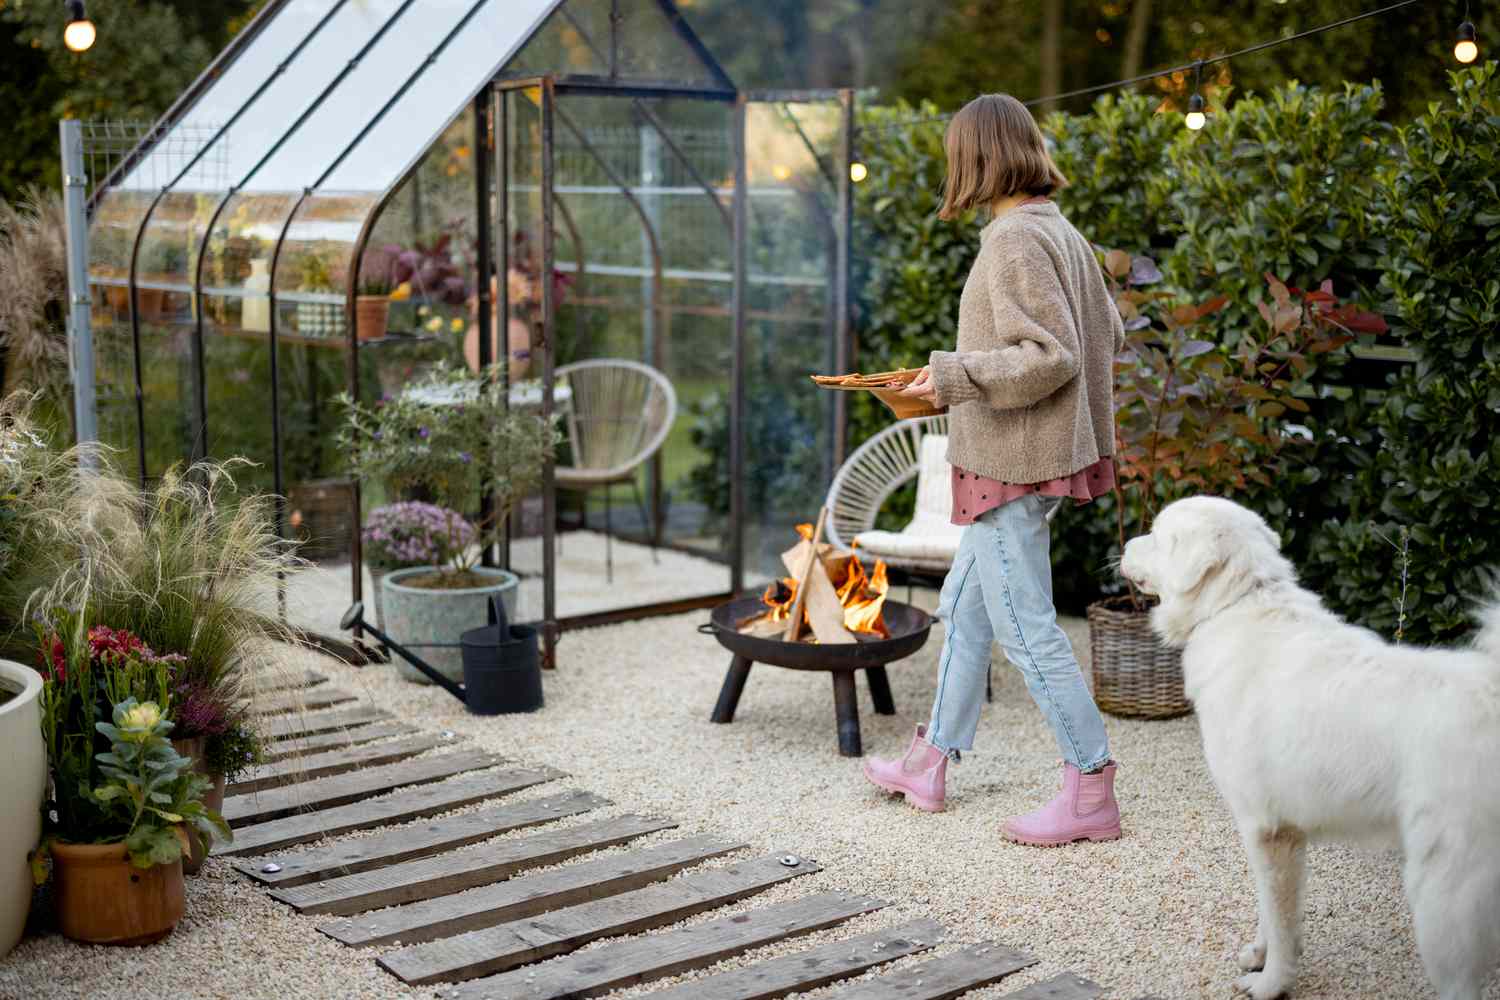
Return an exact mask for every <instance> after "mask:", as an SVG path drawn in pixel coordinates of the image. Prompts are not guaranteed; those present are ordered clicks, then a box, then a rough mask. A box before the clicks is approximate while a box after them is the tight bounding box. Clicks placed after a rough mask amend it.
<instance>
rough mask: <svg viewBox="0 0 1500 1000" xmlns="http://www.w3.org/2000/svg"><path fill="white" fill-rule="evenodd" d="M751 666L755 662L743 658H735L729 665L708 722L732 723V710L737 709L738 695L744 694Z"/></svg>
mask: <svg viewBox="0 0 1500 1000" xmlns="http://www.w3.org/2000/svg"><path fill="white" fill-rule="evenodd" d="M753 666H755V661H754V660H747V659H745V658H744V657H743V656H736V657H735V658H734V660H733V661H732V662H731V663H730V664H729V671H728V673H726V674H725V675H724V686H723V687H721V688H720V689H719V702H718V704H716V705H715V706H714V714H713V715H710V716H709V717H708V721H709V722H733V721H734V710H735V709H736V708H737V707H739V703H740V695H742V694H744V693H745V681H747V680H749V678H750V668H751V667H753Z"/></svg>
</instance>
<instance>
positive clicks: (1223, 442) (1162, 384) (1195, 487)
mask: <svg viewBox="0 0 1500 1000" xmlns="http://www.w3.org/2000/svg"><path fill="white" fill-rule="evenodd" d="M1104 270H1105V274H1106V275H1107V276H1108V278H1109V280H1110V282H1111V284H1112V287H1113V291H1114V293H1115V302H1116V305H1117V306H1118V307H1119V310H1120V315H1121V318H1122V319H1123V320H1124V321H1125V328H1126V331H1127V334H1126V344H1125V350H1124V351H1123V353H1122V354H1121V355H1120V357H1119V358H1118V359H1117V361H1116V366H1115V381H1116V391H1115V429H1116V449H1115V466H1116V481H1117V483H1118V489H1117V496H1116V503H1115V509H1116V516H1117V518H1118V532H1119V545H1120V548H1121V550H1123V549H1124V546H1125V539H1126V533H1127V531H1128V530H1129V528H1130V526H1129V524H1128V523H1127V522H1128V521H1134V531H1135V532H1136V533H1145V532H1147V531H1149V530H1150V528H1151V521H1152V518H1153V517H1154V516H1155V514H1156V512H1157V511H1158V510H1160V509H1161V508H1162V507H1163V506H1165V505H1166V504H1167V503H1170V502H1171V501H1173V500H1175V499H1178V498H1179V497H1182V496H1186V495H1189V494H1192V493H1214V494H1218V495H1222V496H1232V495H1234V494H1236V493H1244V492H1245V491H1247V490H1249V489H1251V488H1253V487H1254V486H1256V485H1261V486H1264V485H1266V484H1268V483H1270V482H1271V481H1272V478H1273V477H1274V476H1275V475H1276V470H1277V461H1278V457H1279V456H1280V455H1281V453H1282V452H1283V449H1285V448H1287V447H1289V446H1295V444H1296V443H1297V442H1299V441H1301V440H1302V437H1301V435H1300V434H1299V432H1298V431H1297V429H1296V428H1295V427H1294V426H1293V421H1294V420H1295V419H1296V418H1297V416H1298V415H1300V414H1305V413H1307V412H1308V410H1309V406H1308V402H1307V400H1308V399H1310V398H1313V397H1315V396H1316V395H1317V388H1316V386H1315V385H1314V383H1313V381H1312V379H1311V376H1312V375H1313V373H1314V369H1315V365H1314V363H1313V359H1314V358H1316V357H1318V356H1327V355H1330V354H1331V353H1332V352H1339V351H1343V350H1344V349H1345V347H1346V345H1348V344H1349V343H1351V342H1353V341H1354V340H1355V339H1356V338H1357V337H1359V336H1361V335H1372V334H1376V333H1381V332H1384V330H1385V322H1384V321H1383V320H1382V319H1380V317H1379V316H1376V315H1374V314H1372V313H1368V312H1364V311H1362V310H1360V309H1357V308H1355V307H1353V306H1350V305H1341V304H1340V303H1339V300H1338V298H1337V297H1336V296H1335V295H1334V293H1333V287H1332V283H1331V282H1326V281H1325V282H1324V283H1323V284H1322V286H1321V287H1320V288H1318V289H1316V290H1314V291H1303V290H1301V289H1297V288H1291V287H1288V286H1287V285H1286V284H1284V283H1283V282H1281V281H1280V280H1278V279H1276V278H1275V277H1273V276H1271V275H1266V283H1267V287H1268V291H1269V297H1270V301H1269V302H1259V303H1257V308H1258V310H1259V312H1260V315H1261V317H1262V319H1263V320H1264V326H1263V327H1262V328H1260V329H1258V330H1253V331H1250V332H1248V333H1246V334H1245V335H1244V336H1243V337H1241V338H1240V341H1239V343H1238V344H1237V345H1236V346H1235V347H1234V349H1233V350H1232V351H1230V350H1225V349H1224V348H1222V347H1221V346H1220V345H1218V344H1215V343H1213V342H1211V341H1208V340H1203V339H1200V338H1199V337H1197V336H1196V335H1195V334H1196V326H1197V324H1198V322H1199V321H1200V320H1202V319H1203V318H1204V317H1206V316H1209V315H1211V314H1212V313H1215V312H1217V311H1218V310H1219V309H1222V308H1223V307H1224V306H1225V305H1226V304H1227V301H1228V300H1227V299H1226V298H1225V297H1223V296H1219V297H1216V298H1213V299H1210V300H1208V301H1206V302H1203V303H1199V304H1194V303H1189V302H1183V301H1181V300H1180V299H1178V298H1177V297H1175V296H1173V295H1172V294H1171V293H1169V292H1163V291H1152V290H1149V286H1151V285H1153V284H1156V283H1157V282H1159V281H1160V280H1161V274H1160V272H1159V271H1158V270H1157V268H1156V265H1155V263H1154V262H1152V261H1151V260H1150V259H1149V258H1146V257H1134V258H1132V257H1131V256H1130V255H1129V254H1126V253H1124V252H1122V251H1119V250H1111V251H1109V252H1108V253H1106V254H1105V255H1104ZM1325 366H1326V363H1325ZM1127 508H1129V510H1128V512H1127ZM1150 605H1151V599H1150V598H1148V597H1146V596H1144V595H1142V594H1140V593H1138V592H1137V591H1136V590H1135V589H1134V588H1133V587H1130V586H1129V584H1128V583H1127V592H1126V593H1125V594H1123V595H1121V596H1119V597H1113V598H1106V599H1105V600H1103V601H1098V602H1096V603H1094V604H1092V605H1090V607H1089V609H1088V621H1089V644H1090V647H1091V652H1092V656H1093V674H1094V698H1095V700H1096V701H1097V702H1098V704H1099V707H1100V708H1102V709H1103V710H1105V711H1107V712H1110V713H1111V714H1114V715H1125V716H1137V717H1145V718H1168V717H1171V716H1174V715H1181V714H1183V713H1185V712H1188V711H1191V708H1192V706H1191V704H1190V703H1189V702H1188V700H1187V697H1186V695H1185V694H1184V692H1183V678H1182V663H1181V658H1180V654H1179V653H1178V651H1177V650H1175V649H1169V648H1167V647H1165V646H1163V645H1162V644H1161V643H1160V642H1159V641H1158V640H1157V639H1156V637H1155V635H1154V634H1153V633H1152V631H1151V626H1150V622H1149V615H1148V612H1149V610H1150Z"/></svg>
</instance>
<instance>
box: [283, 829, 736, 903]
mask: <svg viewBox="0 0 1500 1000" xmlns="http://www.w3.org/2000/svg"><path fill="white" fill-rule="evenodd" d="M676 825H677V824H676V823H674V822H672V821H671V820H662V819H650V818H648V817H645V816H617V817H615V818H613V819H602V820H596V821H595V822H592V823H583V824H580V825H579V826H574V827H569V828H568V829H566V830H549V831H547V832H545V833H538V834H533V835H532V836H530V837H517V838H515V839H513V840H501V841H496V842H495V843H492V844H482V845H480V846H479V847H471V848H467V849H465V850H462V851H454V852H451V853H448V854H438V855H435V856H433V857H429V858H418V859H417V860H415V861H403V862H402V863H401V864H399V865H391V866H390V867H389V868H379V869H376V870H374V871H367V872H358V873H356V874H354V875H343V876H340V877H339V878H331V879H328V880H327V881H326V882H311V883H309V884H307V885H299V886H292V887H290V888H284V889H275V890H273V891H272V892H271V897H272V898H273V899H279V900H281V902H283V903H285V904H287V905H288V906H290V907H293V908H294V909H296V910H297V912H299V913H307V914H317V913H332V914H337V915H340V916H342V915H347V914H350V913H362V912H364V911H365V910H376V909H379V908H380V907H382V906H398V905H400V904H402V903H415V902H417V901H418V900H422V899H432V898H433V897H435V896H446V895H448V894H450V893H454V892H462V891H464V890H465V889H473V888H475V887H476V886H481V885H489V884H490V883H492V882H499V881H500V880H501V879H507V878H510V877H511V876H512V875H514V874H515V873H516V872H519V871H525V870H526V869H527V868H539V867H541V866H542V865H552V864H557V863H558V862H559V861H566V860H567V859H568V858H572V857H577V856H578V855H580V854H587V853H588V852H590V851H599V850H603V849H604V848H606V847H615V846H617V845H619V844H624V843H627V842H628V841H631V840H634V839H636V838H637V837H644V836H645V835H646V834H648V833H656V832H658V831H660V830H670V829H672V828H673V827H674V826H676ZM731 849H732V848H731Z"/></svg>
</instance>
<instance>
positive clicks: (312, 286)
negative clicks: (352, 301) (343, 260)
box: [296, 248, 344, 340]
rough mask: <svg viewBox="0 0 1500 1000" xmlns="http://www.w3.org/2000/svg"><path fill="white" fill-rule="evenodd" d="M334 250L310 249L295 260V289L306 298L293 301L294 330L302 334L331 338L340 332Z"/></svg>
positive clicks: (340, 309)
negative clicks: (294, 309)
mask: <svg viewBox="0 0 1500 1000" xmlns="http://www.w3.org/2000/svg"><path fill="white" fill-rule="evenodd" d="M337 252H338V251H331V252H330V251H327V250H322V249H318V248H312V249H309V250H308V251H307V252H305V253H304V254H303V255H302V256H301V257H300V258H298V260H297V264H296V267H297V291H298V292H300V293H302V295H303V296H305V297H306V298H304V300H302V301H299V302H298V303H297V332H298V333H299V334H300V335H302V336H304V337H311V338H316V339H320V340H332V339H335V338H338V337H342V336H343V335H344V305H343V300H342V299H341V298H339V297H338V290H339V289H338V281H337V276H336V275H335V273H334V272H335V270H336V268H335V266H334V265H335V260H334V254H336V253H337ZM313 296H316V298H314V297H313Z"/></svg>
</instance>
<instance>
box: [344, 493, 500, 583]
mask: <svg viewBox="0 0 1500 1000" xmlns="http://www.w3.org/2000/svg"><path fill="white" fill-rule="evenodd" d="M362 538H363V541H364V553H365V557H366V558H367V559H368V560H369V561H370V563H371V564H372V565H374V566H376V567H378V568H380V569H402V568H404V567H408V566H446V565H448V564H450V563H453V564H455V565H459V566H464V567H467V566H471V565H472V558H473V557H472V556H471V555H470V553H471V550H472V547H473V545H474V543H475V542H476V541H477V540H478V538H479V532H478V531H477V530H476V529H475V527H474V525H473V524H471V523H470V522H469V521H468V520H467V519H466V518H465V517H464V516H463V515H462V514H460V513H459V512H458V511H456V510H452V509H450V508H447V507H439V506H438V505H437V504H431V503H424V502H422V501H420V500H406V501H402V502H400V503H392V504H386V505H384V506H382V507H376V508H375V509H374V510H372V511H370V514H369V516H368V517H367V518H366V519H365V527H364V531H363V533H362Z"/></svg>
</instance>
